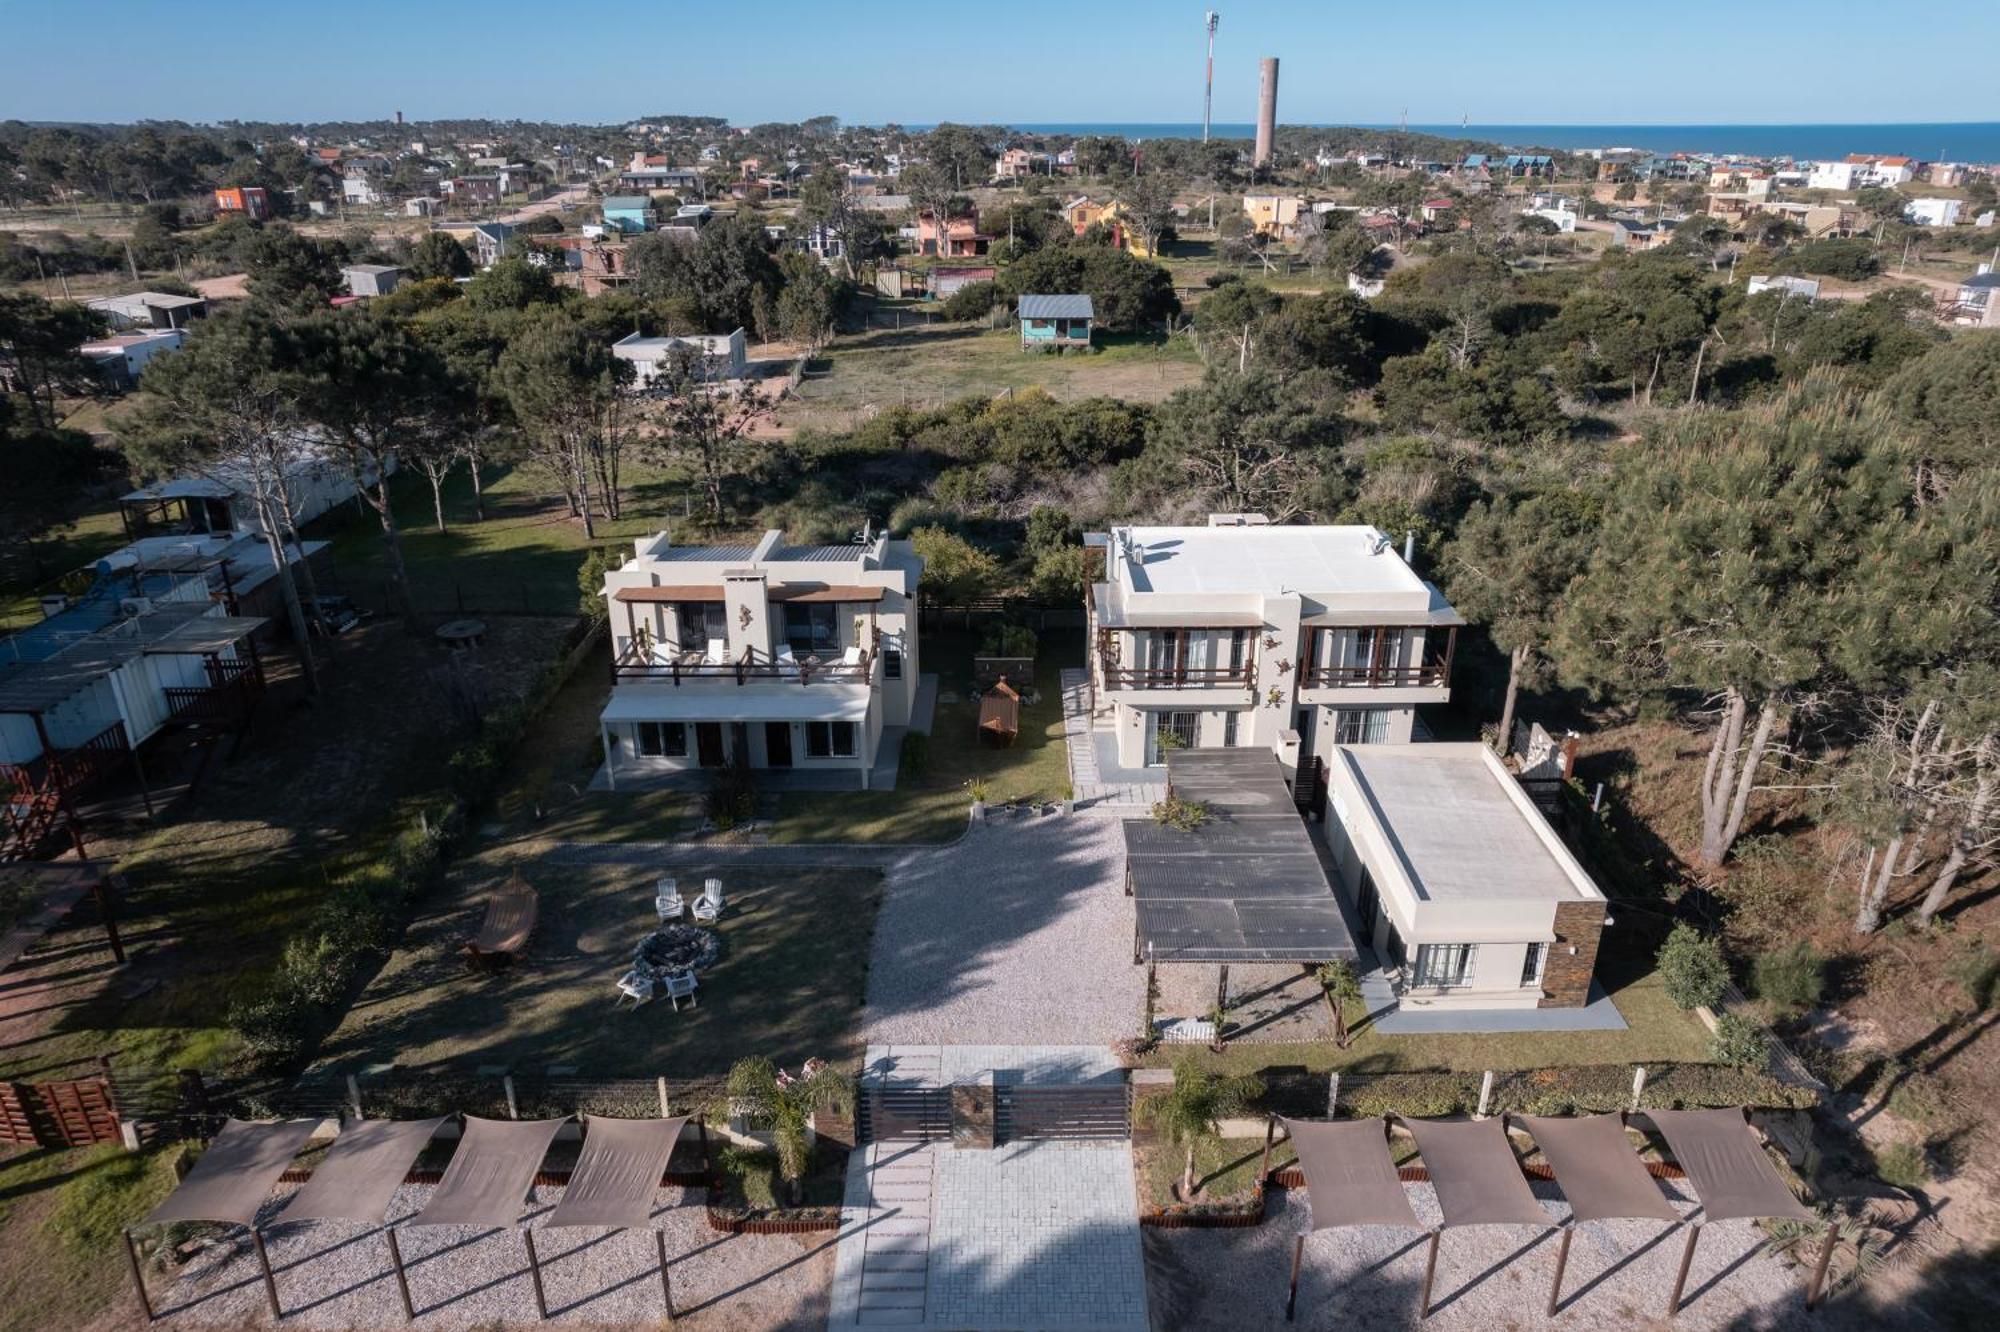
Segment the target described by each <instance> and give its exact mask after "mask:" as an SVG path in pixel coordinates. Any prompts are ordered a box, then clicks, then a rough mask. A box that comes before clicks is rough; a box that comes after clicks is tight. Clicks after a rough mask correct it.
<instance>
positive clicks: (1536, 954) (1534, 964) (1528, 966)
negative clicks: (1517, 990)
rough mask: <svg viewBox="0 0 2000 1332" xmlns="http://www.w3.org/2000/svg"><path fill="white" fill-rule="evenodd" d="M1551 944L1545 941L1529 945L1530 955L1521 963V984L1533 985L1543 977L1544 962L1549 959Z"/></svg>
mask: <svg viewBox="0 0 2000 1332" xmlns="http://www.w3.org/2000/svg"><path fill="white" fill-rule="evenodd" d="M1548 956H1549V946H1548V945H1547V944H1545V943H1531V944H1529V945H1528V956H1527V958H1526V959H1525V960H1524V961H1523V962H1522V963H1521V984H1523V985H1533V984H1534V983H1535V982H1537V981H1539V980H1540V979H1541V978H1542V964H1543V963H1544V962H1545V961H1547V960H1548Z"/></svg>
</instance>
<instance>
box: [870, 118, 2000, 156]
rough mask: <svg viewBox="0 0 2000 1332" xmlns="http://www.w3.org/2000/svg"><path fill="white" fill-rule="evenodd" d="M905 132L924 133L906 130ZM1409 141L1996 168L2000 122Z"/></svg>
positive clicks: (1571, 128) (1582, 130)
mask: <svg viewBox="0 0 2000 1332" xmlns="http://www.w3.org/2000/svg"><path fill="white" fill-rule="evenodd" d="M1281 125H1283V127H1285V128H1292V129H1300V128H1303V129H1339V128H1351V129H1369V130H1395V129H1399V128H1403V127H1401V126H1398V125H1370V124H1355V125H1336V124H1330V123H1329V124H1312V125H1301V124H1297V123H1294V122H1289V121H1286V122H1281ZM909 128H910V129H913V130H914V129H928V128H930V127H929V126H919V125H911V126H909ZM1008 128H1010V129H1015V130H1019V131H1020V132H1022V133H1024V134H1112V135H1121V136H1123V137H1124V138H1127V139H1199V138H1200V137H1201V122H1200V121H1190V122H1186V123H1148V122H1143V121H1129V122H1095V121H1057V122H1039V121H1021V122H1018V123H1012V124H1010V125H1009V126H1008ZM1408 129H1409V130H1410V132H1411V133H1414V134H1433V135H1437V136H1438V137H1440V138H1446V139H1481V140H1485V141H1487V142H1490V143H1499V144H1504V145H1506V146H1507V147H1510V148H1517V149H1529V148H1557V149H1562V150H1564V151H1566V152H1575V151H1578V150H1581V149H1585V148H1638V149H1643V150H1645V151H1647V152H1655V153H1675V152H1688V153H1714V154H1731V153H1734V154H1740V155H1745V156H1755V157H1792V158H1798V159H1819V158H1830V157H1845V156H1846V155H1847V154H1849V153H1875V154H1880V155H1883V156H1900V157H1914V158H1917V159H1918V160H1920V161H1925V162H1974V163H1987V162H2000V121H1971V122H1961V123H1951V124H1898V125H1889V124H1881V125H1861V124H1857V125H1411V126H1409V127H1408ZM1209 134H1210V137H1212V138H1218V139H1248V138H1252V137H1254V135H1255V134H1256V127H1255V126H1254V125H1252V124H1250V123H1249V122H1247V121H1230V122H1226V123H1218V124H1215V125H1212V126H1211V127H1210V130H1209Z"/></svg>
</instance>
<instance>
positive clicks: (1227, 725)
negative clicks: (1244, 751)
mask: <svg viewBox="0 0 2000 1332" xmlns="http://www.w3.org/2000/svg"><path fill="white" fill-rule="evenodd" d="M1222 747H1223V748H1224V749H1234V748H1236V714H1235V713H1233V712H1225V713H1223V714H1222Z"/></svg>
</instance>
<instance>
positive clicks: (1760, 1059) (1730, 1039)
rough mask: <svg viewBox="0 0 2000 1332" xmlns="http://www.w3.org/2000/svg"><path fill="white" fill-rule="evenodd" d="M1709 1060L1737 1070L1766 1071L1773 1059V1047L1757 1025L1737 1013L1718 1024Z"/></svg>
mask: <svg viewBox="0 0 2000 1332" xmlns="http://www.w3.org/2000/svg"><path fill="white" fill-rule="evenodd" d="M1708 1057H1709V1058H1710V1059H1713V1060H1714V1061H1715V1062H1716V1063H1718V1064H1728V1065H1730V1066H1732V1067H1735V1068H1763V1067H1764V1066H1765V1064H1767V1063H1768V1062H1769V1061H1770V1058H1771V1043H1770V1041H1769V1040H1768V1039H1767V1038H1766V1037H1765V1035H1764V1028H1763V1027H1762V1026H1760V1025H1759V1024H1758V1023H1757V1022H1755V1021H1753V1020H1752V1019H1750V1018H1747V1017H1743V1016H1742V1015H1740V1014H1737V1013H1724V1014H1722V1015H1721V1016H1719V1017H1717V1018H1716V1020H1715V1034H1714V1035H1713V1036H1711V1037H1709V1041H1708Z"/></svg>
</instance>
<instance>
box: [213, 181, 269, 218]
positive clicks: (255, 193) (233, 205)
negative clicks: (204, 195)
mask: <svg viewBox="0 0 2000 1332" xmlns="http://www.w3.org/2000/svg"><path fill="white" fill-rule="evenodd" d="M215 211H216V212H218V213H242V214H244V215H245V216H246V217H249V218H251V219H252V220H254V221H258V222H262V221H263V220H264V219H265V218H267V217H269V216H270V215H271V198H270V195H269V194H267V193H266V192H265V191H264V189H263V187H261V186H258V185H240V186H237V187H236V188H234V189H226V190H217V191H216V192H215Z"/></svg>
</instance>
